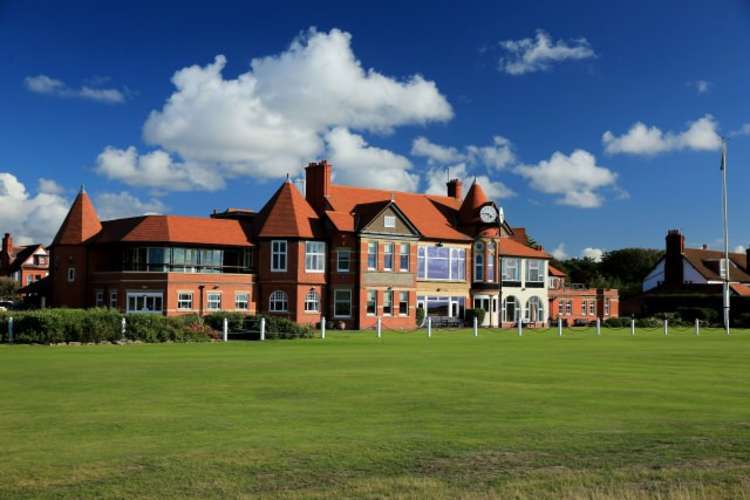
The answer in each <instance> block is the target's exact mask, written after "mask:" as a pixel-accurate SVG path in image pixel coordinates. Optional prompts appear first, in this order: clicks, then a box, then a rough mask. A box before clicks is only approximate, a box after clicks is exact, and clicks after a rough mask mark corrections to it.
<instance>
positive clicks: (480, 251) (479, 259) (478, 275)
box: [474, 242, 484, 281]
mask: <svg viewBox="0 0 750 500" xmlns="http://www.w3.org/2000/svg"><path fill="white" fill-rule="evenodd" d="M474 281H484V245H483V244H482V243H481V242H479V243H477V244H476V245H474Z"/></svg>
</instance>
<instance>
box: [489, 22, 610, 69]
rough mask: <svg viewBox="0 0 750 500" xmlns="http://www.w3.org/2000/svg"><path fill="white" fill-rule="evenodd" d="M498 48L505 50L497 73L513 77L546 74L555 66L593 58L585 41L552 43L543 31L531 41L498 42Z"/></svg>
mask: <svg viewBox="0 0 750 500" xmlns="http://www.w3.org/2000/svg"><path fill="white" fill-rule="evenodd" d="M500 47H501V48H502V49H503V50H504V51H505V55H504V56H503V57H502V58H500V65H499V67H500V70H501V71H504V72H505V73H507V74H509V75H514V76H515V75H524V74H526V73H533V72H536V71H545V70H548V69H550V67H551V66H552V64H554V63H560V62H563V61H567V60H581V59H590V58H593V57H596V54H595V53H594V50H593V49H592V48H591V44H590V43H589V42H588V40H586V39H585V38H578V39H575V40H568V41H565V40H558V41H557V42H553V40H552V38H551V37H550V35H549V34H547V33H546V32H545V31H543V30H537V32H536V36H535V37H534V38H523V39H521V40H506V41H504V42H500Z"/></svg>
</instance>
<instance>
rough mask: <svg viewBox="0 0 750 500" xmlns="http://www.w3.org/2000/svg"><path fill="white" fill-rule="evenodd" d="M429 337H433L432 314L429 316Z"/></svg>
mask: <svg viewBox="0 0 750 500" xmlns="http://www.w3.org/2000/svg"><path fill="white" fill-rule="evenodd" d="M427 338H428V339H429V338H432V316H427Z"/></svg>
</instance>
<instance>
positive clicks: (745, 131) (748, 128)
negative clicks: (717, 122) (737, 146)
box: [729, 123, 750, 137]
mask: <svg viewBox="0 0 750 500" xmlns="http://www.w3.org/2000/svg"><path fill="white" fill-rule="evenodd" d="M729 135H730V137H737V136H738V135H750V123H745V124H744V125H742V126H741V127H740V128H738V129H737V130H733V131H732V132H731V133H730V134H729Z"/></svg>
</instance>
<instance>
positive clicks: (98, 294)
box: [96, 290, 104, 307]
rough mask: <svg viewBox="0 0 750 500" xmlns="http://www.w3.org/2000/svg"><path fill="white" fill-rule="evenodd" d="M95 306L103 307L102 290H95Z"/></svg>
mask: <svg viewBox="0 0 750 500" xmlns="http://www.w3.org/2000/svg"><path fill="white" fill-rule="evenodd" d="M96 307H104V290H97V291H96Z"/></svg>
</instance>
